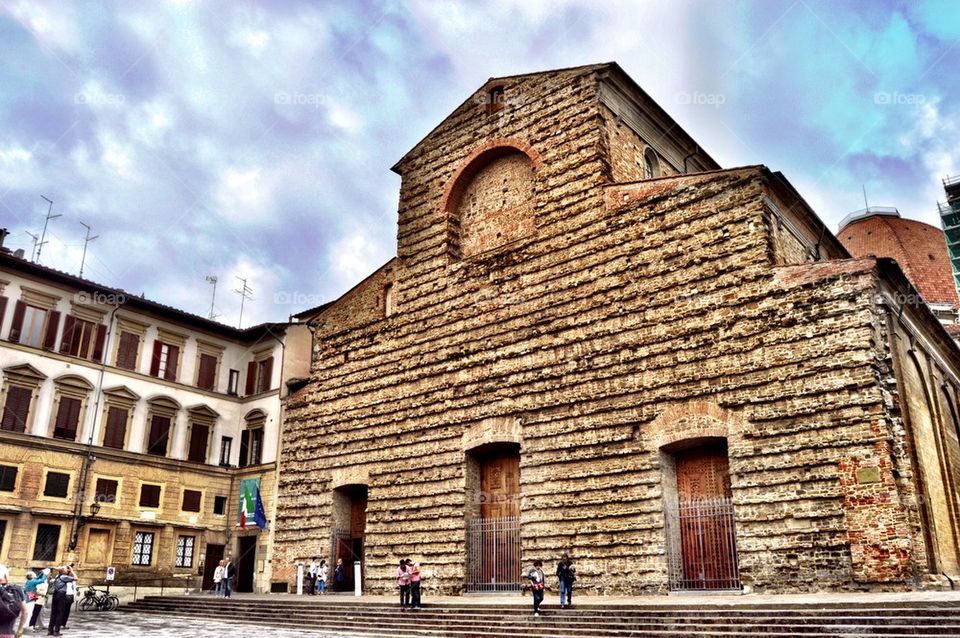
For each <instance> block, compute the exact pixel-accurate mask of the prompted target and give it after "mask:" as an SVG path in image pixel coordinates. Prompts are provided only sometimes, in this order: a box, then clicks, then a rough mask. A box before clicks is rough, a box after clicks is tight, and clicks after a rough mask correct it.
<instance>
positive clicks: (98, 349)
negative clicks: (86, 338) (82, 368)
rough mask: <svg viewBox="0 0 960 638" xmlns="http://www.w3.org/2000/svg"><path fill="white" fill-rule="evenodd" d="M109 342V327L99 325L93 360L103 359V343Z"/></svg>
mask: <svg viewBox="0 0 960 638" xmlns="http://www.w3.org/2000/svg"><path fill="white" fill-rule="evenodd" d="M106 342H107V327H106V326H105V325H103V324H102V323H101V324H100V325H98V326H97V341H96V342H95V343H94V344H93V361H101V362H102V361H103V345H104V344H105V343H106Z"/></svg>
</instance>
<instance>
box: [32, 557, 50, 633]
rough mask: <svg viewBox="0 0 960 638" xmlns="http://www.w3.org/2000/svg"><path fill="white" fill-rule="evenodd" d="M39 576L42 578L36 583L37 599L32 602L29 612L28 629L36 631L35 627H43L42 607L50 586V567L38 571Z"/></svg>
mask: <svg viewBox="0 0 960 638" xmlns="http://www.w3.org/2000/svg"><path fill="white" fill-rule="evenodd" d="M39 577H42V578H43V580H42V581H41V582H39V583H37V588H36V592H37V599H36V600H35V601H34V602H33V613H31V614H30V629H32V630H33V631H36V630H37V627H39V628H40V629H43V621H42V617H43V608H44V606H45V605H46V604H47V591H48V590H49V588H50V568H49V567H47V568H46V569H44V570H43V571H42V572H40V576H39ZM39 577H38V578H39Z"/></svg>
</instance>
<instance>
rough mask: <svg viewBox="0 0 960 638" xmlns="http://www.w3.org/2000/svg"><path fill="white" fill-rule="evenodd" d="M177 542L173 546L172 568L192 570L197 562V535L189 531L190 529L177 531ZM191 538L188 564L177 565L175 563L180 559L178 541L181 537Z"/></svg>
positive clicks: (198, 545)
mask: <svg viewBox="0 0 960 638" xmlns="http://www.w3.org/2000/svg"><path fill="white" fill-rule="evenodd" d="M176 536H177V542H176V543H174V546H173V568H174V569H184V570H192V569H193V568H194V567H195V566H196V564H197V550H198V549H199V548H200V543H199V536H198V535H197V534H195V533H191V530H186V531H178V532H177V534H176ZM185 538H191V539H193V542H192V544H191V546H190V564H189V565H179V564H177V563H178V562H179V560H180V541H181V539H185Z"/></svg>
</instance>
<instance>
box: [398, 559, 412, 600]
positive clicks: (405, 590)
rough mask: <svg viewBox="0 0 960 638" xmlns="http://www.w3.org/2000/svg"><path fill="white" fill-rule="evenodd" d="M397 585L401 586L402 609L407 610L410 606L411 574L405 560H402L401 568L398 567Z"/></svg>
mask: <svg viewBox="0 0 960 638" xmlns="http://www.w3.org/2000/svg"><path fill="white" fill-rule="evenodd" d="M397 585H399V586H400V609H406V608H407V607H409V606H410V572H408V571H407V561H406V560H405V559H400V567H397Z"/></svg>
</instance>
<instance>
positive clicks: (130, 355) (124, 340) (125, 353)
mask: <svg viewBox="0 0 960 638" xmlns="http://www.w3.org/2000/svg"><path fill="white" fill-rule="evenodd" d="M139 349H140V335H138V334H134V333H132V332H121V333H120V343H119V344H118V346H117V367H118V368H124V369H126V370H136V369H137V351H138V350H139Z"/></svg>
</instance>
